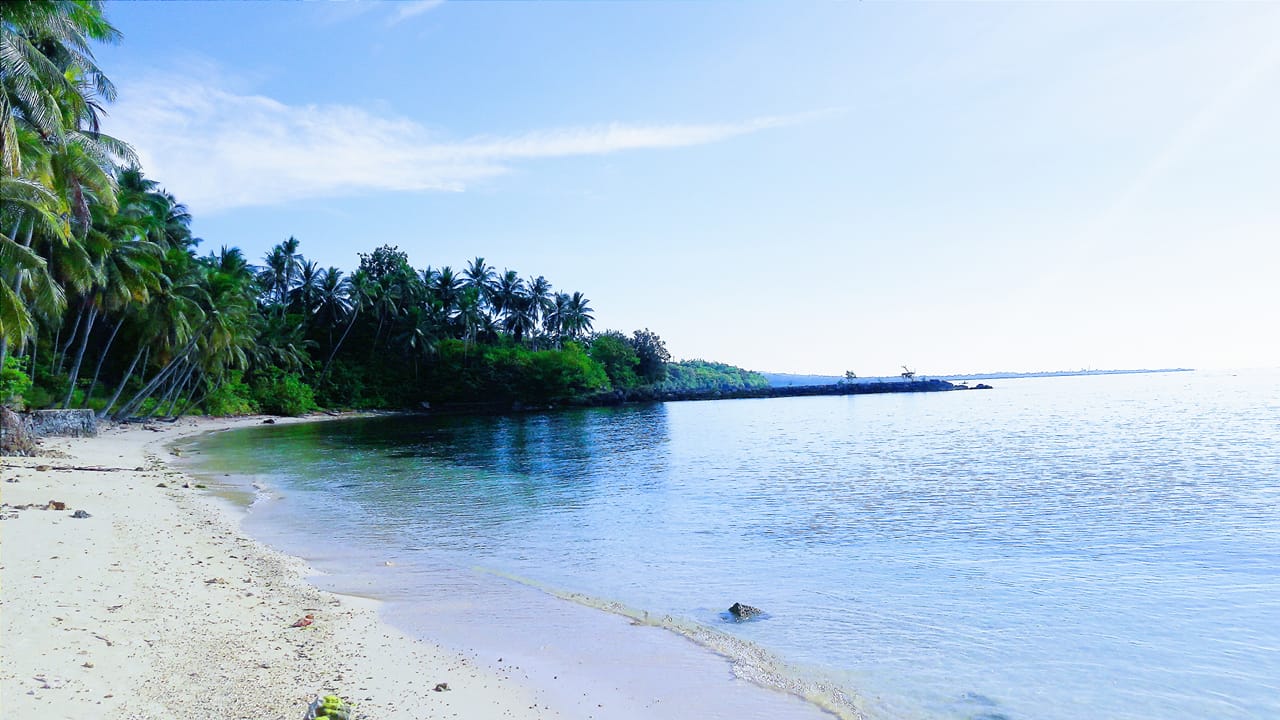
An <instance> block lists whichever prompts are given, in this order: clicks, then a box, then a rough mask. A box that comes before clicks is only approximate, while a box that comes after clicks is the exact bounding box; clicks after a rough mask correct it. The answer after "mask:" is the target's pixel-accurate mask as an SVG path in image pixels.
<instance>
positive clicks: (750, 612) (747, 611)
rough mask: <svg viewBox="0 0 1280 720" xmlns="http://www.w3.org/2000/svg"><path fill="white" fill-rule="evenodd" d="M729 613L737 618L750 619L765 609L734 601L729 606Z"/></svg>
mask: <svg viewBox="0 0 1280 720" xmlns="http://www.w3.org/2000/svg"><path fill="white" fill-rule="evenodd" d="M729 614H730V615H732V616H733V617H734V618H735V619H737V620H750V619H751V618H754V617H759V616H761V615H763V614H764V611H763V610H761V609H760V608H758V607H752V606H750V605H744V604H743V603H738V602H736V603H734V604H732V605H730V606H729Z"/></svg>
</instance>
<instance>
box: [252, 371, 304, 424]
mask: <svg viewBox="0 0 1280 720" xmlns="http://www.w3.org/2000/svg"><path fill="white" fill-rule="evenodd" d="M251 387H252V388H253V399H254V400H255V401H256V402H257V404H258V407H259V408H260V409H261V411H262V412H265V413H269V414H271V415H287V416H290V417H296V416H298V415H305V414H306V413H309V412H311V411H312V410H316V409H317V406H316V399H315V393H314V391H312V389H311V386H310V385H307V384H306V383H304V382H303V381H302V378H300V377H298V375H297V374H296V373H286V372H282V371H280V370H276V369H274V368H273V369H272V370H271V371H269V372H267V373H265V374H263V375H259V376H258V377H257V378H254V380H253V383H252V386H251Z"/></svg>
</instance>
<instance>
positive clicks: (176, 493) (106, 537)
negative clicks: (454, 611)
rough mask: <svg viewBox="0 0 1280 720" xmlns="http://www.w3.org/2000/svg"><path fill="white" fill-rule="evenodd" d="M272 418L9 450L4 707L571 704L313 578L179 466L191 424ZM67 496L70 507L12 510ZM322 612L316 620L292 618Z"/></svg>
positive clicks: (43, 713) (199, 710) (244, 711)
mask: <svg viewBox="0 0 1280 720" xmlns="http://www.w3.org/2000/svg"><path fill="white" fill-rule="evenodd" d="M255 422H258V420H256V419H252V418H244V419H238V420H200V421H196V420H183V421H181V422H179V423H176V424H173V425H167V424H157V425H155V426H154V427H155V428H156V429H157V430H159V432H155V431H151V430H148V429H144V428H142V427H139V426H136V425H133V426H124V427H114V428H108V429H106V430H105V431H104V432H103V433H102V434H100V435H99V436H98V437H96V438H83V439H58V438H51V439H46V440H43V441H42V444H41V445H42V455H41V456H40V457H31V458H0V465H2V469H0V476H2V477H3V483H0V501H2V502H3V503H4V504H5V505H6V507H4V508H3V509H2V510H0V512H3V514H4V516H5V519H4V520H0V631H2V632H3V634H2V635H0V712H2V713H3V714H4V716H5V717H13V718H40V719H43V718H75V719H77V720H80V719H84V718H105V717H112V718H166V719H167V718H188V717H189V718H202V719H203V718H245V719H249V718H252V719H254V720H266V719H268V718H284V719H287V720H298V718H301V717H302V715H303V712H304V710H305V708H306V706H307V703H308V702H309V701H310V699H311V698H312V697H314V695H315V693H317V692H329V691H333V692H337V693H338V694H340V695H342V696H343V697H346V698H348V699H350V700H352V701H354V702H355V703H356V704H357V706H358V709H359V710H361V711H362V715H367V716H368V717H371V718H380V719H381V720H395V719H396V718H405V719H408V718H436V717H439V718H449V717H462V718H476V719H479V718H534V717H555V716H556V713H554V712H552V711H550V710H547V709H545V707H539V706H538V704H539V703H538V693H537V692H536V690H535V689H533V688H530V687H524V686H521V685H520V684H517V683H516V682H515V681H512V680H509V679H507V678H506V677H504V676H498V675H496V674H494V673H493V671H492V670H489V669H485V668H482V667H479V665H478V663H477V662H476V660H475V659H474V658H467V657H464V656H460V655H457V654H454V653H451V652H448V651H445V650H442V649H440V648H437V647H434V646H431V645H429V644H426V643H422V642H419V641H416V640H413V639H410V638H408V637H406V636H405V635H403V634H402V633H400V632H398V631H396V630H395V629H393V628H391V627H389V626H387V625H386V624H384V623H383V622H382V621H380V620H379V618H378V615H377V612H376V607H377V604H376V603H375V602H373V601H366V600H360V599H354V598H350V597H346V596H338V595H333V594H330V593H325V592H321V591H319V590H317V589H315V588H313V587H311V586H310V585H308V584H307V583H306V582H305V580H304V577H305V575H306V574H307V572H308V568H307V567H306V566H305V565H304V564H303V563H302V562H301V561H299V560H297V559H294V558H290V557H287V556H284V555H281V554H280V553H277V552H275V551H272V550H270V549H268V548H266V547H264V546H262V545H261V544H259V543H257V542H255V541H253V540H250V539H249V538H247V537H246V536H245V535H244V534H243V533H242V532H241V531H240V530H239V527H238V526H239V523H238V521H237V519H236V517H235V515H234V514H233V513H232V512H231V511H230V510H229V509H228V508H227V507H226V506H225V505H223V504H221V503H220V502H219V501H217V500H216V499H215V498H213V497H212V496H211V495H210V494H209V492H208V491H205V490H200V489H197V488H195V487H194V486H193V487H191V488H183V487H182V486H183V484H184V483H186V482H188V479H187V478H186V477H185V476H183V475H181V474H180V473H178V472H177V471H175V470H173V469H171V468H168V467H166V465H165V463H164V457H165V456H166V454H167V453H168V452H169V451H168V450H167V449H166V448H165V444H166V443H168V442H170V441H172V440H173V439H175V438H177V437H180V436H183V435H190V434H193V433H196V432H201V431H204V430H210V429H217V428H221V427H230V426H234V425H242V424H252V423H255ZM39 466H49V467H48V468H47V469H40V468H39ZM71 466H92V467H103V468H115V469H118V470H117V471H92V470H71V469H63V468H68V467H71ZM11 480H16V481H17V482H10V481H11ZM161 482H163V483H166V484H167V485H168V487H167V488H160V487H157V484H158V483H161ZM191 482H192V483H194V482H195V481H191ZM50 500H57V501H61V502H64V503H66V508H67V509H66V510H62V511H58V510H44V509H39V508H31V509H25V510H16V511H15V510H13V509H12V506H21V505H25V504H29V503H36V504H39V505H44V504H45V503H47V502H48V501H50ZM76 510H84V511H87V512H88V513H90V514H91V515H92V517H89V518H86V519H76V518H73V517H72V513H73V512H74V511H76ZM307 613H311V614H313V615H314V616H315V624H314V625H313V626H312V627H309V628H303V629H298V628H291V627H289V625H290V623H292V622H293V621H295V620H296V619H298V618H300V617H302V616H303V615H305V614H307ZM441 682H444V683H448V686H449V688H450V690H449V691H448V692H434V691H433V688H434V687H435V686H436V684H437V683H441Z"/></svg>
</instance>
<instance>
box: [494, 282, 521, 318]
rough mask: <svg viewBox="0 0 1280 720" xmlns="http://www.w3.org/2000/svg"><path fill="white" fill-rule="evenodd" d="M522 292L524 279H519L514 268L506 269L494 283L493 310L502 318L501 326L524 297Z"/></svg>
mask: <svg viewBox="0 0 1280 720" xmlns="http://www.w3.org/2000/svg"><path fill="white" fill-rule="evenodd" d="M524 292H525V288H524V281H523V280H521V279H520V276H519V275H517V274H516V271H515V270H507V271H506V272H504V273H502V276H501V277H499V278H498V281H497V282H496V283H494V285H493V293H492V295H491V297H492V301H491V302H492V305H493V312H494V314H496V315H497V316H498V317H500V318H501V319H502V325H503V327H506V325H507V323H508V320H509V316H510V314H511V312H512V311H513V310H514V309H515V308H516V306H517V305H519V303H520V301H521V300H523V299H524Z"/></svg>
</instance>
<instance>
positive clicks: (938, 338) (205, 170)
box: [98, 2, 1280, 375]
mask: <svg viewBox="0 0 1280 720" xmlns="http://www.w3.org/2000/svg"><path fill="white" fill-rule="evenodd" d="M107 11H108V16H109V17H110V18H111V19H112V21H113V22H114V23H115V24H116V26H117V27H119V29H120V30H121V31H122V32H123V33H124V36H125V39H124V42H123V43H122V44H120V45H118V46H114V47H109V48H102V49H101V50H99V52H98V57H99V60H100V61H101V63H102V64H103V66H104V67H105V68H106V69H107V70H108V73H109V74H110V76H111V77H112V78H113V79H114V80H115V81H116V83H117V85H118V86H119V88H120V99H119V101H118V102H117V103H116V104H115V105H113V106H112V107H111V108H110V113H111V114H110V117H109V119H108V121H107V123H106V129H107V130H108V131H109V132H112V133H114V134H116V135H118V136H120V137H122V138H123V139H126V140H128V141H130V142H132V143H133V144H134V145H135V146H136V148H137V149H138V151H139V153H140V155H141V156H142V158H143V160H144V167H145V168H146V170H147V171H148V174H149V175H150V176H152V177H154V178H156V179H158V180H159V181H160V182H161V183H162V184H164V185H165V186H166V187H167V188H168V189H169V190H170V191H172V192H174V193H175V194H176V195H177V196H178V198H179V199H180V200H183V201H184V202H186V203H187V204H188V205H189V206H190V207H191V209H192V211H193V213H194V215H195V218H196V222H195V229H196V232H197V234H198V235H199V236H201V237H203V238H204V239H205V245H204V246H203V247H204V248H206V249H216V248H217V247H218V246H220V245H224V244H226V245H237V246H240V247H241V248H243V249H244V250H245V251H246V253H247V254H248V255H249V256H250V257H252V258H260V257H261V256H262V255H263V254H264V253H265V252H266V251H267V249H268V248H269V247H270V246H271V245H273V244H275V243H277V242H279V241H281V240H283V239H285V238H286V237H288V236H290V235H294V236H296V237H298V238H299V239H300V240H301V242H302V252H303V253H304V254H305V255H306V256H307V257H308V258H311V259H315V260H318V261H319V262H320V263H322V264H324V265H336V266H338V267H340V268H344V269H349V268H353V267H354V266H355V265H356V264H357V262H358V259H357V257H356V253H358V252H361V251H368V250H370V249H372V248H374V247H376V246H378V245H381V244H384V243H385V244H393V245H398V246H400V247H401V248H402V249H403V250H405V251H407V252H408V253H409V256H410V259H411V261H412V262H413V263H414V265H415V266H416V267H419V268H420V267H424V266H426V265H433V266H437V267H438V266H440V265H446V264H448V265H453V266H454V267H459V266H462V265H463V264H464V263H465V262H466V261H467V260H468V259H470V258H472V257H474V256H476V255H481V256H483V257H485V258H486V260H487V261H489V262H490V263H492V264H494V265H496V266H497V267H498V268H500V269H501V268H511V269H514V270H517V271H519V272H520V273H521V274H522V275H525V276H532V275H539V274H541V275H545V276H546V277H547V278H548V279H549V280H551V281H552V283H554V284H555V285H556V286H557V288H559V289H562V290H567V291H573V290H580V291H582V292H584V293H585V294H586V295H587V296H588V297H589V298H591V302H592V305H593V306H594V307H595V309H596V320H597V328H598V329H604V328H617V329H621V330H624V331H630V330H633V329H636V328H640V327H649V328H652V329H653V330H654V331H656V332H658V333H659V334H661V335H662V336H663V338H664V339H665V340H666V342H667V345H668V348H669V349H670V350H671V351H672V353H673V354H674V355H675V356H676V357H679V358H694V357H702V358H708V359H717V360H723V361H727V362H731V363H734V364H737V365H742V366H745V367H749V368H752V369H758V370H773V371H790V372H828V373H842V372H843V371H844V370H846V369H853V370H855V371H856V372H858V373H859V374H862V375H873V374H888V373H893V372H896V371H897V370H898V367H899V366H900V365H902V364H908V365H910V366H912V367H913V368H915V369H917V370H919V371H920V372H923V373H929V374H942V373H953V372H968V371H984V370H997V369H1012V370H1036V369H1066V368H1079V367H1094V368H1118V367H1156V366H1174V365H1178V366H1194V367H1258V366H1274V365H1276V363H1277V360H1276V358H1277V357H1278V356H1280V333H1277V332H1276V331H1275V324H1276V320H1275V318H1276V313H1277V311H1280V289H1278V288H1280V283H1277V282H1276V280H1275V275H1276V272H1277V268H1280V251H1278V250H1277V246H1278V244H1277V238H1278V237H1280V203H1278V202H1277V199H1278V198H1280V162H1278V161H1280V143H1278V142H1277V140H1276V137H1277V131H1276V128H1280V93H1278V92H1277V90H1276V88H1278V87H1280V7H1276V6H1273V5H1265V4H1189V3H1184V4H1168V3H1163V4H1153V3H1144V4H1103V3H1058V4H1041V3H1035V4H1020V3H984V4H961V3H954V4H951V3H947V4H874V3H816V2H815V3H808V2H786V3H782V2H776V3H769V2H757V3H672V2H653V3H625V2H596V3H592V2H566V3H551V2H546V3H543V2H526V3H516V2H510V3H499V2H444V3H436V2H426V3H411V2H387V3H376V2H332V3H284V2H263V3H257V2H242V3H198V2H186V3H123V2H115V3H109V4H108V8H107Z"/></svg>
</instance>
